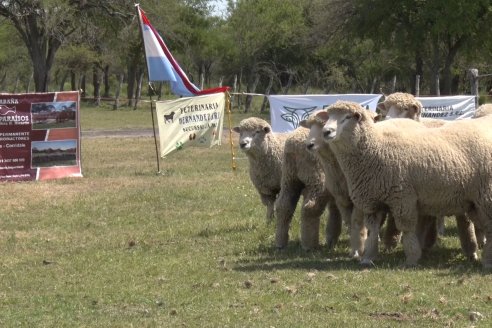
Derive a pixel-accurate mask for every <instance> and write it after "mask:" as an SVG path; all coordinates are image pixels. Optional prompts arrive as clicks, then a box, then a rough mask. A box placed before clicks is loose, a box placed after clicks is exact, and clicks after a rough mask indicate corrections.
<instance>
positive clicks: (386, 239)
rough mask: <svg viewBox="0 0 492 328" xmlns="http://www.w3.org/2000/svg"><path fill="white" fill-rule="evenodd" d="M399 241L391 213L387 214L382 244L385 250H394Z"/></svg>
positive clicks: (399, 237) (398, 233)
mask: <svg viewBox="0 0 492 328" xmlns="http://www.w3.org/2000/svg"><path fill="white" fill-rule="evenodd" d="M400 239H401V232H400V231H399V230H398V229H397V228H396V224H395V218H394V217H393V214H391V212H389V213H388V219H387V220H386V229H385V230H384V235H383V243H384V246H385V247H386V249H388V250H390V249H394V248H395V247H396V246H397V245H398V243H399V242H400Z"/></svg>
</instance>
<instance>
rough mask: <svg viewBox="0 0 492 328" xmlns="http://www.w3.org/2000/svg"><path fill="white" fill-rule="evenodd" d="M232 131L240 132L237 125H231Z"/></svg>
mask: <svg viewBox="0 0 492 328" xmlns="http://www.w3.org/2000/svg"><path fill="white" fill-rule="evenodd" d="M232 131H234V132H237V133H241V129H240V128H239V126H235V127H233V128H232Z"/></svg>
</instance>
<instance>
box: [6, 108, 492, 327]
mask: <svg viewBox="0 0 492 328" xmlns="http://www.w3.org/2000/svg"><path fill="white" fill-rule="evenodd" d="M253 114H254V113H253ZM241 115H244V114H238V115H237V114H236V115H235V118H234V120H236V121H237V120H238V119H240V118H241V117H244V116H241ZM81 118H82V129H83V130H84V129H87V130H91V129H123V128H125V129H128V128H142V127H146V128H147V127H151V123H150V122H151V121H150V113H149V111H148V110H147V109H145V108H142V109H139V110H136V111H133V110H117V111H111V110H107V109H96V108H82V113H81ZM236 144H237V143H236ZM236 148H237V145H236ZM237 162H238V169H237V170H236V171H235V172H233V171H232V169H231V156H230V148H229V144H227V143H225V144H223V145H222V146H221V147H218V148H215V149H212V150H209V149H200V148H189V149H185V150H184V151H179V152H177V153H175V154H173V155H170V156H169V157H168V158H167V159H163V160H161V162H160V167H161V174H157V173H156V159H155V148H154V141H153V139H152V138H148V137H138V138H97V139H83V140H82V169H83V174H84V177H83V178H72V179H61V180H52V181H46V182H25V183H3V184H0V188H1V194H2V200H1V201H0V204H1V208H0V217H1V220H0V236H1V238H0V258H1V262H0V327H396V326H398V327H473V326H474V327H490V326H491V325H492V274H487V273H485V272H483V270H482V268H481V266H480V264H476V263H470V262H467V261H466V260H465V258H464V257H463V256H462V255H461V252H460V248H459V242H458V238H457V232H456V226H455V224H454V221H453V220H448V221H447V222H446V223H447V234H446V236H444V237H443V238H441V240H440V242H439V244H438V245H437V246H436V247H435V248H434V249H433V250H432V252H430V253H429V254H428V255H427V256H426V257H425V258H423V260H422V261H421V265H420V266H419V267H418V268H416V269H406V270H401V269H399V264H400V263H401V262H402V261H403V259H404V256H403V251H402V249H401V246H400V247H398V248H397V249H396V250H395V251H392V252H389V253H385V252H382V254H381V259H380V260H379V261H378V263H377V267H376V268H374V269H371V270H361V269H360V268H359V266H358V264H357V263H356V262H354V261H352V260H350V259H348V258H347V257H346V254H348V241H347V234H346V231H344V234H343V238H342V240H341V242H340V244H339V245H338V247H336V249H335V250H334V251H331V252H327V251H326V250H324V249H321V250H318V251H312V252H305V251H302V250H301V249H300V245H299V239H298V235H299V228H298V223H299V222H298V221H299V220H298V213H297V214H296V218H295V219H294V220H293V223H292V229H291V242H290V244H289V246H288V248H287V249H286V250H284V251H277V250H276V249H275V248H274V247H273V244H274V243H273V242H274V229H275V227H274V225H273V224H272V225H267V224H266V223H265V219H264V217H265V209H264V207H263V206H262V205H261V202H260V199H259V197H258V195H257V193H256V191H255V189H254V188H253V186H252V184H251V182H250V181H249V177H248V166H247V161H246V160H245V158H244V156H243V155H242V154H241V153H238V160H237ZM324 219H325V217H323V221H324Z"/></svg>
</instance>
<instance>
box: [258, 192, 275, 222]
mask: <svg viewBox="0 0 492 328" xmlns="http://www.w3.org/2000/svg"><path fill="white" fill-rule="evenodd" d="M260 197H261V202H262V203H263V204H264V205H265V206H266V208H267V212H266V221H267V223H270V222H272V221H273V218H274V216H275V199H276V195H267V194H260Z"/></svg>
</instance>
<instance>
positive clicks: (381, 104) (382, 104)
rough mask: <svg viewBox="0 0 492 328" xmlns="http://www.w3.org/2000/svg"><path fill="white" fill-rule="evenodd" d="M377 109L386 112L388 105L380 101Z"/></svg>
mask: <svg viewBox="0 0 492 328" xmlns="http://www.w3.org/2000/svg"><path fill="white" fill-rule="evenodd" d="M376 110H377V111H379V112H380V113H381V112H385V111H386V107H385V106H384V102H380V103H379V104H378V106H377V107H376Z"/></svg>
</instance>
